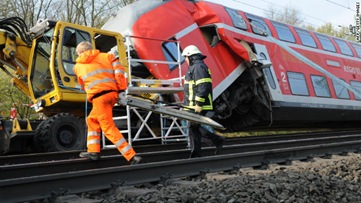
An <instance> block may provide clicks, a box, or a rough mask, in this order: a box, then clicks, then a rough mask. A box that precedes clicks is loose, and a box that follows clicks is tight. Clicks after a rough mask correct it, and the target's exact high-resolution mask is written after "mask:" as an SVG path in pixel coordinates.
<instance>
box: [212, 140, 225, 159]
mask: <svg viewBox="0 0 361 203" xmlns="http://www.w3.org/2000/svg"><path fill="white" fill-rule="evenodd" d="M224 140H225V138H224V137H219V140H218V142H217V144H216V151H215V152H214V154H215V155H218V154H220V153H221V150H222V148H223V143H224Z"/></svg>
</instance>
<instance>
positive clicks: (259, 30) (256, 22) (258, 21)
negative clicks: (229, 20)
mask: <svg viewBox="0 0 361 203" xmlns="http://www.w3.org/2000/svg"><path fill="white" fill-rule="evenodd" d="M245 14H246V16H247V18H248V20H249V22H250V23H251V25H252V31H253V32H254V33H255V34H258V35H263V33H264V32H265V33H266V34H267V35H270V36H271V31H270V30H269V28H268V26H267V24H266V23H265V22H264V20H263V19H262V18H260V17H258V16H255V15H252V14H249V13H245Z"/></svg>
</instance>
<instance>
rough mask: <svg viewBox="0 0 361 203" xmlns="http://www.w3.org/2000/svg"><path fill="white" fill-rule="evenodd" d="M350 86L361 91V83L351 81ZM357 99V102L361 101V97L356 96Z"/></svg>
mask: <svg viewBox="0 0 361 203" xmlns="http://www.w3.org/2000/svg"><path fill="white" fill-rule="evenodd" d="M350 85H351V86H352V87H354V88H355V89H357V90H358V91H361V82H357V81H350ZM355 98H356V99H357V100H361V97H359V96H357V95H355Z"/></svg>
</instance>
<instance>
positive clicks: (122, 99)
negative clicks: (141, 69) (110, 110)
mask: <svg viewBox="0 0 361 203" xmlns="http://www.w3.org/2000/svg"><path fill="white" fill-rule="evenodd" d="M118 104H119V105H120V106H126V105H127V96H126V94H125V92H124V91H121V92H119V99H118Z"/></svg>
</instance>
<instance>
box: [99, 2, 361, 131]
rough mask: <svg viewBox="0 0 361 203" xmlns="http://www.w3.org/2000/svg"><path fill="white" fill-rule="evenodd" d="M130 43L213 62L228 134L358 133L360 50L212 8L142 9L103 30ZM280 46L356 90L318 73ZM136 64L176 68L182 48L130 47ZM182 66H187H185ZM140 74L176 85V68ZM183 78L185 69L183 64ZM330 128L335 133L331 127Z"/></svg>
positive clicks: (219, 114)
mask: <svg viewBox="0 0 361 203" xmlns="http://www.w3.org/2000/svg"><path fill="white" fill-rule="evenodd" d="M103 29H108V30H111V31H117V32H121V33H122V34H123V35H125V36H141V37H144V38H156V39H163V40H176V41H179V42H180V48H181V49H182V48H185V47H186V46H187V45H189V44H194V45H196V46H198V47H199V48H200V50H201V51H202V53H203V54H204V55H206V56H208V57H207V58H206V59H205V61H206V63H207V64H208V65H209V67H210V69H211V73H212V77H213V95H214V107H215V109H214V111H215V115H214V118H216V119H217V120H219V121H220V122H221V123H222V124H223V125H225V127H227V129H228V130H230V131H238V130H245V129H249V128H253V127H257V128H259V127H261V126H265V127H281V128H287V127H301V126H307V127H312V126H328V127H330V126H335V125H334V124H335V123H337V126H340V127H341V126H345V125H347V126H353V125H357V124H358V123H359V122H360V120H361V117H360V116H359V113H360V111H361V102H360V100H361V98H360V97H359V95H358V93H357V91H359V90H360V89H361V63H360V62H361V59H360V57H361V46H360V45H359V44H356V43H354V42H350V41H346V40H343V39H338V38H334V37H330V36H327V35H323V34H320V33H315V32H311V31H308V30H304V29H302V28H298V27H294V26H290V25H287V24H283V23H280V22H275V21H272V20H269V19H266V18H263V17H259V16H255V15H253V14H250V13H246V12H243V11H241V10H237V9H234V8H228V7H225V6H222V5H219V4H214V3H211V2H207V1H185V0H171V1H155V0H152V1H149V0H147V1H138V2H136V3H134V4H131V5H129V6H127V7H125V8H123V9H121V10H120V11H119V13H118V14H117V15H116V16H115V17H114V18H113V19H110V20H109V21H108V22H107V23H106V24H105V25H104V27H103ZM265 34H266V35H269V36H272V37H273V38H275V39H276V40H279V41H280V42H281V43H283V44H284V45H286V46H288V47H290V48H292V49H293V50H294V51H296V52H298V53H299V54H301V55H302V56H304V57H306V58H308V59H309V60H311V61H313V62H314V63H316V64H317V65H319V66H321V67H322V68H323V69H324V70H325V71H327V72H328V73H330V74H332V75H334V76H335V77H337V78H339V79H341V80H342V81H344V82H346V83H347V84H349V85H350V86H351V87H353V88H354V91H352V89H351V91H350V90H349V89H348V88H347V87H345V86H344V85H342V84H340V83H338V82H337V81H336V80H335V79H334V78H330V77H327V76H326V75H325V74H323V73H321V72H320V71H318V70H316V69H314V68H313V67H312V66H310V65H308V64H307V63H305V61H303V60H302V59H300V58H297V57H295V56H294V55H292V54H291V53H289V52H287V50H285V49H283V48H282V47H281V46H279V45H278V44H277V43H274V42H273V41H272V40H270V39H269V38H268V37H266V36H265ZM131 48H132V50H131V53H132V57H135V58H142V59H154V58H163V59H166V60H168V61H169V60H170V61H172V60H173V61H176V60H177V54H176V53H177V51H178V50H177V46H176V44H175V43H173V42H165V43H161V42H159V41H149V40H144V39H139V38H134V39H132V46H131ZM181 60H182V59H181ZM132 66H133V69H137V68H138V69H139V70H140V71H139V72H140V73H142V74H144V72H147V74H149V76H152V77H155V78H162V79H167V78H172V77H175V76H176V74H177V67H174V66H170V65H162V64H139V63H137V64H132ZM181 67H182V71H183V72H185V71H186V68H187V67H186V64H185V63H182V66H181ZM329 124H331V125H329Z"/></svg>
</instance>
